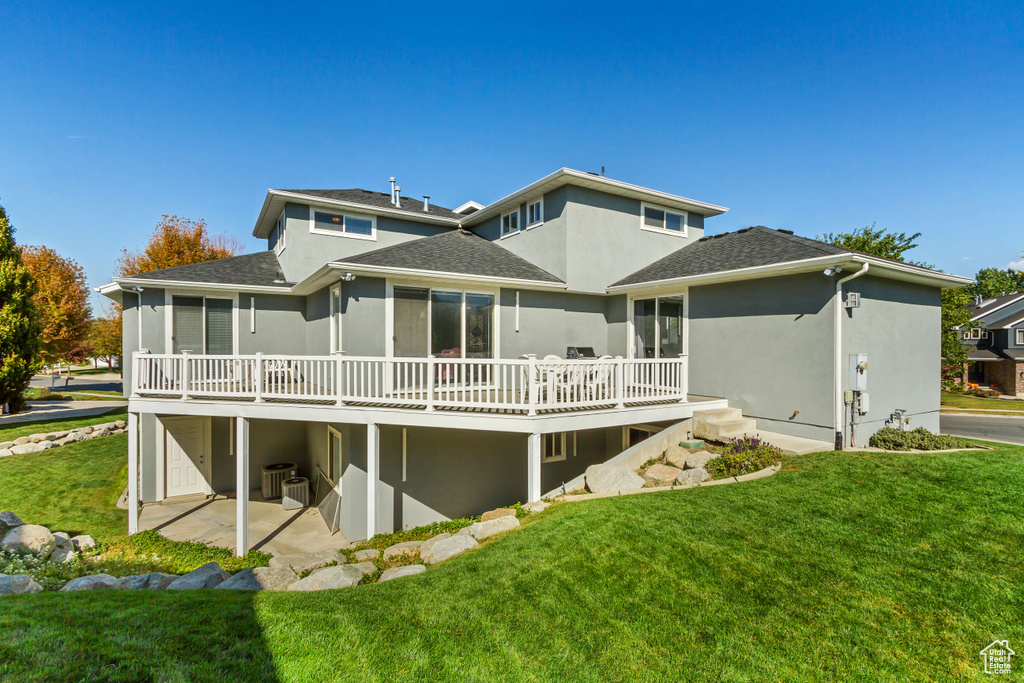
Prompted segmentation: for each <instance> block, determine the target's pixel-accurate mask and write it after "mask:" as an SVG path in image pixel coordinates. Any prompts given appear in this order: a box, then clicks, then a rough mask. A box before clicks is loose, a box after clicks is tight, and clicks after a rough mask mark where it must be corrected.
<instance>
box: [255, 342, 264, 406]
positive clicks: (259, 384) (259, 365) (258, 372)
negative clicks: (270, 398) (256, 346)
mask: <svg viewBox="0 0 1024 683" xmlns="http://www.w3.org/2000/svg"><path fill="white" fill-rule="evenodd" d="M253 382H254V383H255V385H256V386H255V389H256V403H263V352H262V351H257V352H256V367H255V368H253Z"/></svg>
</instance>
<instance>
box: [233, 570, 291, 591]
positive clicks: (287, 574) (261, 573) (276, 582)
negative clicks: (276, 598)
mask: <svg viewBox="0 0 1024 683" xmlns="http://www.w3.org/2000/svg"><path fill="white" fill-rule="evenodd" d="M298 580H299V577H298V576H296V575H295V572H293V571H292V570H290V569H271V568H270V567H256V568H255V569H243V570H242V571H240V572H238V573H237V574H235V575H234V576H232V577H231V578H230V579H228V580H227V581H225V582H224V583H222V584H220V585H219V586H217V589H218V590H220V589H221V588H223V589H225V590H237V591H283V590H285V589H287V588H288V586H290V585H292V584H293V583H295V582H296V581H298Z"/></svg>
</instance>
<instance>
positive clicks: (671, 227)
mask: <svg viewBox="0 0 1024 683" xmlns="http://www.w3.org/2000/svg"><path fill="white" fill-rule="evenodd" d="M641 207H642V213H643V219H642V222H641V226H642V227H643V228H644V229H645V230H664V231H667V232H672V233H677V234H679V235H683V236H685V235H686V216H687V214H686V212H685V211H668V210H666V209H660V208H658V207H656V206H649V205H647V204H641Z"/></svg>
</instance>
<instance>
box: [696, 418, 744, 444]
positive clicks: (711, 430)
mask: <svg viewBox="0 0 1024 683" xmlns="http://www.w3.org/2000/svg"><path fill="white" fill-rule="evenodd" d="M756 430H757V420H754V419H752V418H749V417H735V418H732V419H729V420H712V421H711V422H708V424H707V433H706V434H700V433H698V434H697V436H701V437H703V438H705V439H711V440H712V441H728V440H729V439H738V438H740V437H741V436H743V435H744V434H753V433H754V432H755V431H756Z"/></svg>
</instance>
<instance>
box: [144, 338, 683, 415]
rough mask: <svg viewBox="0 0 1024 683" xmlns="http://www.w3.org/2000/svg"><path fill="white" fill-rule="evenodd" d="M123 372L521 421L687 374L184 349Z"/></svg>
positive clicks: (643, 391) (180, 389)
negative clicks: (518, 415)
mask: <svg viewBox="0 0 1024 683" xmlns="http://www.w3.org/2000/svg"><path fill="white" fill-rule="evenodd" d="M132 371H133V372H132V394H133V395H136V396H161V397H174V398H180V399H185V400H187V399H192V398H214V399H227V400H251V401H255V402H257V403H259V402H263V401H281V402H292V403H336V404H338V405H344V404H346V403H353V404H362V405H381V406H389V407H396V408H425V409H427V410H434V409H446V410H460V409H461V410H484V411H487V412H498V411H502V412H525V413H528V414H530V415H536V414H537V413H538V412H559V411H567V410H579V409H585V408H598V407H614V406H625V405H636V404H643V403H660V402H669V401H685V400H686V397H687V378H688V374H689V373H688V365H687V358H686V356H681V357H679V358H663V359H657V360H655V359H623V358H614V359H600V360H564V361H544V360H538V359H536V358H533V357H530V358H527V359H517V360H506V359H498V358H379V357H352V356H341V355H335V356H279V355H264V354H255V355H251V356H210V355H193V354H189V353H186V354H180V355H170V354H140V353H136V354H133V356H132Z"/></svg>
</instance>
